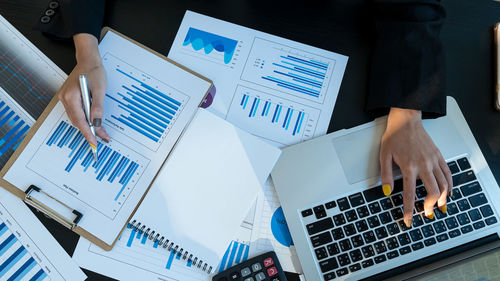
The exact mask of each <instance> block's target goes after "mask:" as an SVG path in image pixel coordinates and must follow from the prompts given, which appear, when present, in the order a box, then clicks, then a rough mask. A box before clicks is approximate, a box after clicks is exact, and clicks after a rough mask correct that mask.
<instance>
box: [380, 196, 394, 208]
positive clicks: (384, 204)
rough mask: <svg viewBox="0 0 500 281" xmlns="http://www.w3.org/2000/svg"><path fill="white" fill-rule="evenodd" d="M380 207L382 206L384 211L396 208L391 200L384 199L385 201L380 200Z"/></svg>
mask: <svg viewBox="0 0 500 281" xmlns="http://www.w3.org/2000/svg"><path fill="white" fill-rule="evenodd" d="M380 205H381V206H382V209H384V210H389V209H392V207H394V206H393V205H392V201H391V198H384V199H382V200H380Z"/></svg>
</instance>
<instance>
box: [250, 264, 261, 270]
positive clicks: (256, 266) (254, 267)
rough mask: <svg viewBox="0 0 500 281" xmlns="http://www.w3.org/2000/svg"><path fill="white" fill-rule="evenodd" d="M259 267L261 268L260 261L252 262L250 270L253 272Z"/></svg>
mask: <svg viewBox="0 0 500 281" xmlns="http://www.w3.org/2000/svg"><path fill="white" fill-rule="evenodd" d="M261 269H262V265H260V263H254V264H252V271H253V272H256V271H259V270H261Z"/></svg>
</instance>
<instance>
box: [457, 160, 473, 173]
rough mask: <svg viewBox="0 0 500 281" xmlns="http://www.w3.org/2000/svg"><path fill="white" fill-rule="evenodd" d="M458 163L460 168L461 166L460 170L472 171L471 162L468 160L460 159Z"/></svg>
mask: <svg viewBox="0 0 500 281" xmlns="http://www.w3.org/2000/svg"><path fill="white" fill-rule="evenodd" d="M457 163H458V166H460V169H462V171H464V170H467V169H470V164H469V160H467V158H466V157H464V158H460V159H458V160H457Z"/></svg>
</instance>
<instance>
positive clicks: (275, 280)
mask: <svg viewBox="0 0 500 281" xmlns="http://www.w3.org/2000/svg"><path fill="white" fill-rule="evenodd" d="M271 281H280V279H279V278H278V277H274V278H273V279H271Z"/></svg>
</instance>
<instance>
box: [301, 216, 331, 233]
mask: <svg viewBox="0 0 500 281" xmlns="http://www.w3.org/2000/svg"><path fill="white" fill-rule="evenodd" d="M306 228H307V232H308V233H309V235H313V234H316V233H319V232H322V231H325V230H327V229H330V228H333V221H332V219H331V218H326V219H322V220H319V221H316V222H313V223H310V224H308V225H306Z"/></svg>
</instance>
